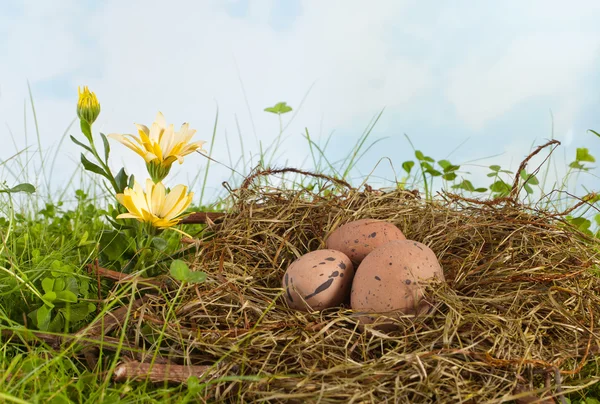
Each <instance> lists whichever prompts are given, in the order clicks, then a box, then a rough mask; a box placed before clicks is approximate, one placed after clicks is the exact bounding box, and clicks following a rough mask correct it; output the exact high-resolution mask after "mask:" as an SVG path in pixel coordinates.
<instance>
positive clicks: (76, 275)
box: [0, 94, 600, 403]
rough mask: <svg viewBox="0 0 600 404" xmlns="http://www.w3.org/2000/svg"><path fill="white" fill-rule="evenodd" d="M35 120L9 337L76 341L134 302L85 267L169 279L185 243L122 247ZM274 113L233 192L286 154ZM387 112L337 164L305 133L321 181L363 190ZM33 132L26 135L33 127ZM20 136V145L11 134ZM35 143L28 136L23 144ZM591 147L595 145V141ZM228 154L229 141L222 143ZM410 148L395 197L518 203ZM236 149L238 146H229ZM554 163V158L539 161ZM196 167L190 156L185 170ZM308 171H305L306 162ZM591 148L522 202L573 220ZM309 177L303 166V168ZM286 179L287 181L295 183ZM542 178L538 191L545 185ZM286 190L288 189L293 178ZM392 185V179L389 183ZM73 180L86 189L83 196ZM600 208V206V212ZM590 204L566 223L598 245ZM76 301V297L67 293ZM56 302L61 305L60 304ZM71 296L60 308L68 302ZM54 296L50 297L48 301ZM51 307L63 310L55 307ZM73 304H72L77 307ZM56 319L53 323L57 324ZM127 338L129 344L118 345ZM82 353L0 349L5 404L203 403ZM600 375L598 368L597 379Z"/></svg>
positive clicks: (527, 176)
mask: <svg viewBox="0 0 600 404" xmlns="http://www.w3.org/2000/svg"><path fill="white" fill-rule="evenodd" d="M30 105H31V112H32V114H33V118H34V122H35V132H36V140H37V144H33V145H29V144H27V145H26V147H25V149H24V150H16V151H15V154H14V156H12V157H11V158H9V159H7V160H5V161H1V162H0V168H1V169H2V171H0V179H5V180H6V182H5V186H4V188H3V190H5V191H6V190H8V189H9V188H11V187H13V186H15V185H17V184H19V183H28V182H31V183H36V184H38V189H37V192H36V193H35V194H23V193H8V192H3V193H0V237H1V239H2V245H0V329H1V330H2V331H3V332H6V331H18V330H22V329H23V327H27V328H29V329H43V330H47V331H49V332H52V333H57V334H64V333H70V332H74V331H76V330H78V329H80V328H81V327H83V326H84V325H86V324H88V323H90V322H91V321H92V320H93V319H94V318H97V317H99V316H102V315H103V314H104V313H106V312H107V311H109V310H110V309H111V308H113V307H114V306H116V305H118V304H119V303H120V299H121V298H125V297H127V296H129V295H130V293H131V289H130V287H128V286H127V285H124V286H123V287H121V288H119V289H118V290H117V291H116V292H115V293H114V295H112V296H111V299H110V302H109V303H107V304H100V302H99V301H98V296H99V293H100V294H101V295H102V296H106V294H107V292H108V290H109V283H108V282H106V281H100V282H99V283H98V281H97V279H96V278H93V277H90V275H89V274H88V271H87V270H86V265H87V264H89V263H92V262H94V261H95V260H96V259H98V260H100V263H101V264H103V265H106V266H107V267H111V268H113V269H116V270H122V271H125V272H129V271H131V270H133V268H132V267H131V266H129V265H128V263H129V262H133V261H135V262H136V268H137V269H143V270H144V271H145V272H146V273H147V274H160V273H167V272H168V270H169V268H168V265H169V263H170V256H171V254H172V253H173V252H175V251H176V250H177V249H178V248H179V247H180V245H179V239H180V235H179V234H177V233H174V232H166V233H164V234H163V235H162V236H161V237H160V241H158V240H152V243H150V244H147V245H145V246H140V245H138V244H136V241H135V237H134V236H131V235H130V236H123V235H122V234H121V233H119V232H118V231H117V230H115V229H114V228H113V226H111V225H110V223H109V222H108V221H107V220H106V216H107V215H109V216H113V217H114V213H115V210H116V207H115V206H114V199H113V197H112V195H110V194H108V193H107V192H106V190H105V188H103V187H102V186H101V183H100V182H98V177H97V176H91V175H90V174H89V173H88V172H86V171H84V170H82V169H78V170H76V171H75V172H73V173H72V175H71V176H70V179H69V181H68V183H67V184H66V186H65V187H64V188H63V190H62V191H61V193H59V194H53V193H52V191H51V189H52V188H51V185H52V184H51V183H50V179H51V178H52V177H53V169H54V163H55V162H56V157H57V153H58V150H59V149H60V145H61V144H62V142H63V140H64V139H65V138H66V134H67V132H68V128H67V130H66V131H65V134H64V135H63V137H62V138H61V139H60V141H59V145H58V147H57V149H56V151H55V153H54V155H52V154H49V153H44V151H43V150H42V147H41V142H40V136H39V128H38V125H37V120H36V119H35V116H36V114H35V108H34V104H33V96H32V95H31V94H30ZM276 107H277V105H276V106H275V107H273V108H274V109H273V110H271V111H269V112H273V113H276V114H277V118H278V119H279V123H280V126H279V127H280V131H279V134H278V136H277V137H276V138H275V140H274V141H273V143H272V144H270V145H263V144H262V143H260V142H259V144H258V148H259V150H260V152H259V154H258V155H257V156H252V155H249V156H246V150H247V149H248V145H244V143H243V141H242V139H243V138H244V137H243V136H242V132H241V129H240V128H239V127H238V139H239V142H240V144H241V146H242V155H241V156H239V158H238V159H237V160H236V161H234V158H233V156H231V155H229V161H228V164H229V165H228V167H230V168H231V169H232V177H231V179H230V181H229V182H230V184H233V185H239V184H240V181H241V179H242V177H243V176H244V175H247V174H248V173H249V170H250V169H251V168H252V167H254V166H255V165H256V164H260V165H262V166H267V165H268V163H273V161H275V157H276V152H277V150H278V149H279V147H281V142H282V140H281V139H282V136H283V134H284V132H285V130H286V128H287V126H288V125H289V121H288V122H286V123H285V124H284V120H283V116H284V113H285V112H282V111H285V110H278V109H276ZM382 114H383V111H381V113H379V114H377V115H376V116H374V117H373V119H372V121H371V122H369V123H368V125H367V126H366V127H365V129H364V131H363V133H362V134H361V135H360V136H359V137H358V140H357V142H356V143H355V145H353V146H352V147H351V148H350V149H349V150H348V151H347V154H346V156H347V157H345V158H344V159H342V160H340V161H332V160H331V158H330V157H328V147H329V144H330V140H331V138H332V135H329V136H328V137H327V138H326V139H325V140H324V142H322V143H321V142H320V141H319V139H315V138H314V137H313V136H312V135H311V134H310V131H309V130H308V129H306V130H305V132H304V134H303V136H304V138H305V139H306V141H307V144H308V146H309V150H310V155H309V156H307V157H306V160H309V161H310V162H311V163H312V168H311V169H313V170H314V171H316V172H322V173H326V174H328V175H330V176H333V177H336V178H339V179H343V180H349V181H350V182H352V183H353V185H355V186H358V185H360V184H361V181H367V180H368V178H367V177H364V176H363V177H362V178H360V181H352V175H354V174H355V173H356V167H357V163H358V162H359V161H360V160H361V158H363V157H364V156H365V154H366V153H368V152H369V151H370V149H371V147H372V146H373V145H374V144H376V143H377V142H379V141H382V140H383V139H375V140H371V136H372V131H373V128H374V127H375V125H376V124H377V122H378V120H379V119H380V117H381V115H382ZM218 122H219V121H218V113H217V114H216V116H215V122H214V130H213V133H212V138H211V139H210V143H209V156H212V152H213V150H214V149H213V147H214V145H215V142H216V141H217V136H216V135H217V133H218V130H219V129H218ZM24 130H25V133H27V128H24ZM11 136H12V134H11ZM26 139H27V137H26ZM590 139H591V140H590V141H597V140H596V139H594V138H593V137H590ZM225 142H226V145H227V146H228V144H229V139H228V138H227V137H225ZM407 144H409V145H410V146H411V147H412V149H413V154H414V158H413V159H410V160H406V161H403V162H400V163H399V162H398V161H397V159H396V158H395V156H388V157H385V158H382V160H381V161H383V160H385V159H387V161H389V162H391V163H392V164H391V166H398V171H397V172H396V171H394V172H393V174H392V175H391V177H392V178H391V182H392V184H393V186H394V187H400V188H407V189H414V188H418V189H419V190H420V191H421V192H422V193H423V194H424V195H425V197H426V198H434V197H435V192H436V191H437V190H441V189H443V190H448V191H451V192H457V193H463V194H465V195H466V196H472V197H492V198H493V197H505V196H507V195H508V194H509V193H510V190H511V184H512V179H513V177H514V173H513V172H511V171H510V170H508V169H506V168H505V167H500V166H497V165H486V166H474V165H473V162H471V163H466V164H455V163H452V162H450V161H449V160H448V159H439V160H438V159H435V158H433V157H430V156H428V155H427V154H426V153H424V152H422V151H420V150H419V149H418V145H417V146H415V145H413V143H412V142H411V140H410V139H409V138H408V137H407ZM227 149H229V147H227ZM542 153H546V154H547V153H548V150H544V151H542ZM194 157H195V156H188V157H187V158H188V159H191V158H194ZM306 160H305V161H306ZM593 160H594V158H593V156H591V155H590V154H589V152H588V150H587V149H585V148H580V149H578V151H577V155H576V156H575V158H574V159H573V161H572V162H571V163H569V168H568V170H567V176H566V177H565V178H564V179H563V180H562V182H561V183H559V184H549V183H548V182H547V178H548V176H549V172H550V170H552V169H555V168H556V167H555V166H554V165H553V164H556V162H555V160H551V161H547V162H546V163H545V165H543V166H542V167H541V170H542V171H541V172H537V171H535V170H533V169H531V168H529V167H528V168H526V170H525V172H522V173H520V176H521V177H522V183H523V182H525V181H528V182H527V184H526V185H524V186H523V187H524V190H523V191H522V195H523V197H524V198H525V199H526V200H529V201H535V200H537V199H538V198H539V197H540V196H541V195H543V194H544V193H545V190H549V189H555V190H557V191H558V192H556V193H555V194H554V196H552V197H551V198H548V199H547V200H546V201H545V203H544V206H543V207H545V208H548V209H556V210H565V209H567V208H568V207H569V206H572V205H574V204H575V203H576V202H577V200H576V199H575V198H573V197H572V196H569V195H568V194H567V193H565V192H566V191H569V190H570V187H571V186H572V185H573V182H574V181H576V180H577V177H578V176H579V175H582V174H589V175H594V173H593V171H592V170H591V169H590V168H589V165H590V164H591V163H593ZM211 164H214V163H211V162H210V160H207V163H206V169H205V171H204V172H199V173H198V176H197V177H196V178H194V179H193V181H192V184H190V185H193V184H195V183H196V182H197V181H198V180H199V179H200V176H201V177H202V178H201V180H202V190H201V192H200V193H199V200H198V202H197V203H198V205H197V206H196V207H195V209H191V210H208V209H210V210H226V209H227V206H226V205H225V204H224V202H223V200H222V199H221V197H222V196H223V195H216V196H213V200H212V201H210V202H206V201H205V199H206V198H207V197H208V196H207V195H206V193H205V188H204V184H205V183H206V181H207V178H209V175H210V173H209V170H210V165H211ZM467 167H469V168H473V167H476V168H477V169H483V170H485V172H486V174H487V175H488V178H489V179H490V180H489V181H490V182H489V184H486V185H485V186H482V185H483V184H478V186H475V185H473V184H472V183H471V182H470V180H469V175H468V173H467V172H466V171H465V169H466V168H467ZM297 168H302V167H297ZM288 177H289V176H288ZM540 178H541V180H540ZM288 179H289V178H288ZM291 179H293V180H294V184H295V185H294V186H296V187H304V188H309V187H310V188H311V189H315V190H319V191H320V192H322V193H323V194H324V195H327V194H328V193H332V192H335V187H333V186H332V185H331V184H327V183H325V182H324V181H322V180H320V179H313V178H305V177H302V176H300V175H295V176H294V177H292V178H291ZM388 179H389V178H388ZM75 181H78V183H77V185H75ZM261 181H264V182H267V183H270V184H272V185H274V186H277V185H279V184H280V183H281V178H278V177H268V178H261ZM591 202H592V203H593V204H595V206H596V208H597V207H598V203H597V202H598V201H597V200H594V201H591ZM595 212H597V211H594V210H593V209H592V208H591V205H590V204H588V205H582V206H581V207H580V208H579V209H577V210H575V211H573V212H572V213H571V215H570V217H569V220H570V221H571V222H572V223H573V224H574V225H575V226H577V227H578V228H579V229H580V230H582V231H584V232H587V233H589V234H590V235H595V236H600V232H599V231H598V227H599V226H600V214H597V213H595ZM201 228H202V226H199V225H198V226H188V227H187V228H186V231H187V232H188V233H190V234H194V233H195V232H198V231H199V230H200V229H201ZM67 292H69V293H67ZM52 293H54V294H52ZM59 295H60V296H62V297H59ZM44 296H46V297H44ZM47 296H51V297H53V298H54V300H52V301H50V304H48V302H45V301H44V299H46V300H48V297H47ZM73 296H74V297H75V300H74V301H73V300H69V299H72V298H73ZM48 311H49V313H50V314H48ZM121 338H124V336H123V335H121ZM84 344H85V343H84V342H81V341H79V342H71V343H66V344H65V345H64V346H62V347H61V348H60V349H54V347H50V346H47V345H46V344H33V343H32V342H31V341H30V340H28V339H26V338H25V337H22V338H16V337H15V338H13V339H12V340H7V339H6V338H2V340H1V342H0V400H1V401H2V402H14V403H25V402H40V403H69V402H111V403H112V402H115V403H116V402H123V403H127V402H136V403H138V402H165V401H171V400H172V401H174V402H188V401H189V402H194V401H195V395H194V394H193V391H190V390H189V389H188V388H187V387H184V386H166V385H165V386H156V385H150V384H144V383H119V384H116V383H114V382H112V381H111V376H112V371H113V370H114V366H115V365H116V363H117V361H118V355H117V356H114V355H113V356H106V357H103V358H101V360H103V361H104V362H103V363H104V365H105V366H104V367H103V370H102V371H89V370H87V368H86V366H85V364H84V363H82V362H80V361H78V360H76V359H74V358H75V357H76V356H75V355H73V354H74V353H76V352H79V351H80V350H81V349H82V346H83V345H84ZM589 371H590V372H593V373H597V370H596V369H591V368H590V369H589ZM582 397H587V400H588V401H582V400H584V398H581V399H579V398H575V397H572V398H573V402H576V403H584V402H586V403H594V402H595V401H593V399H594V398H596V399H600V390H599V388H598V387H597V386H592V387H590V388H589V389H588V390H586V391H584V392H583V393H582Z"/></svg>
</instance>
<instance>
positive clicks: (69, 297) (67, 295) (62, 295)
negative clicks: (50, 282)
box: [56, 290, 77, 303]
mask: <svg viewBox="0 0 600 404" xmlns="http://www.w3.org/2000/svg"><path fill="white" fill-rule="evenodd" d="M56 300H59V301H62V302H68V303H77V296H76V295H75V293H73V292H71V291H70V290H63V291H62V292H58V293H57V294H56Z"/></svg>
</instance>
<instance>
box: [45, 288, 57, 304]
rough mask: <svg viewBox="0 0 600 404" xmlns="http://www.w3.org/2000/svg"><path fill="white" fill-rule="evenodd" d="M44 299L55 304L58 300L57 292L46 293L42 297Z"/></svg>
mask: <svg viewBox="0 0 600 404" xmlns="http://www.w3.org/2000/svg"><path fill="white" fill-rule="evenodd" d="M42 299H43V300H44V301H48V302H50V303H53V302H54V301H55V300H56V292H54V291H50V292H46V293H44V295H43V296H42Z"/></svg>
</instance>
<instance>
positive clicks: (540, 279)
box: [144, 183, 600, 403]
mask: <svg viewBox="0 0 600 404" xmlns="http://www.w3.org/2000/svg"><path fill="white" fill-rule="evenodd" d="M338 190H339V188H338ZM315 192H316V191H315ZM231 197H232V198H233V202H234V208H233V209H232V210H231V211H230V212H229V213H228V214H226V215H225V216H224V217H223V219H222V221H218V222H217V223H216V224H213V225H211V229H212V235H210V236H206V237H205V238H203V239H201V240H200V241H199V247H198V250H197V254H195V255H194V256H193V257H192V259H191V264H193V265H192V268H195V269H198V270H202V271H205V272H206V273H207V274H208V279H207V281H206V282H205V283H202V284H199V285H193V286H188V287H186V288H185V289H184V290H183V291H181V290H180V291H179V292H178V295H177V299H174V296H175V293H176V292H175V291H174V292H172V293H173V295H170V296H169V297H168V298H169V299H172V301H175V304H176V305H175V309H174V312H170V313H169V312H168V311H169V310H168V309H167V305H165V304H164V303H165V302H164V297H153V298H152V299H150V301H149V302H148V304H147V305H146V309H145V314H144V316H146V318H148V319H151V318H154V319H155V320H154V321H148V322H147V325H149V326H150V327H151V328H154V329H155V330H156V331H157V332H158V331H161V329H162V328H163V326H164V322H163V321H160V320H162V319H164V318H165V317H166V316H169V317H168V318H169V319H168V321H167V328H166V331H167V332H166V338H165V339H164V341H163V343H162V344H163V348H162V349H161V351H163V352H167V351H168V352H169V356H170V357H171V358H174V357H177V358H178V361H179V362H180V363H182V364H193V365H213V366H212V367H211V368H210V369H211V370H212V372H207V373H206V375H205V376H203V377H201V378H200V379H201V382H208V386H207V387H206V389H205V390H204V391H203V392H202V393H201V394H202V397H203V398H204V399H206V400H208V401H211V402H214V401H221V400H223V401H230V400H231V401H263V400H264V401H270V402H323V403H327V402H344V403H346V402H348V403H349V402H402V403H407V402H438V403H442V402H448V403H459V402H472V403H481V402H502V401H506V400H512V399H519V398H520V400H518V402H527V401H526V400H528V399H534V398H535V397H537V398H540V399H543V398H545V397H548V396H555V397H559V398H558V399H559V400H560V396H562V395H563V394H566V393H569V392H573V391H576V390H578V389H581V388H583V387H585V386H587V385H589V384H591V383H593V382H594V381H596V380H597V378H596V379H594V376H593V375H594V374H595V373H596V365H597V356H596V355H597V353H598V352H599V347H600V342H599V341H600V332H599V331H598V330H600V323H599V319H600V298H599V291H600V289H599V286H600V278H599V277H598V271H599V265H598V264H599V256H600V243H598V241H597V240H594V239H591V238H586V236H585V235H583V234H581V233H579V232H577V231H576V230H574V229H572V228H570V227H569V226H567V225H566V224H565V223H564V222H563V221H561V220H560V218H559V217H558V216H557V215H552V214H550V213H547V212H542V211H535V210H533V209H529V208H526V207H524V206H522V205H518V204H515V203H510V202H509V201H505V202H503V203H476V202H475V201H469V200H466V199H464V198H460V197H457V196H451V195H445V197H443V198H438V200H436V201H425V200H422V199H420V198H419V197H418V194H417V193H415V192H412V193H411V192H406V191H400V190H399V191H393V192H387V193H383V192H379V191H372V190H370V189H369V188H368V187H367V191H364V192H359V191H357V190H355V189H349V190H345V191H343V192H339V193H338V194H337V195H335V196H330V197H327V198H324V197H322V196H319V195H318V194H316V193H312V192H309V191H307V190H300V191H298V190H282V189H274V188H268V187H264V186H258V185H251V184H249V183H246V184H245V185H244V186H243V187H242V188H240V189H238V190H235V191H232V193H231ZM361 218H375V219H383V220H387V221H389V222H391V223H394V224H395V225H397V226H398V227H399V228H400V229H401V230H402V231H403V232H404V234H405V235H406V236H407V238H409V239H413V240H418V241H420V242H422V243H425V244H426V245H428V246H429V247H430V248H431V249H432V250H433V251H435V253H436V254H437V256H438V258H439V261H440V263H441V265H442V267H443V270H444V273H445V277H446V282H445V283H439V284H432V285H430V286H428V289H429V296H430V298H431V299H432V300H433V301H434V304H435V307H434V310H432V311H431V312H430V313H429V314H427V315H423V316H420V317H416V318H414V317H403V318H400V319H399V320H396V321H397V322H398V326H399V331H394V332H388V333H384V332H379V331H376V330H373V329H371V328H367V329H366V330H365V331H364V332H361V331H360V330H359V329H358V328H357V321H356V319H355V317H354V316H353V312H352V310H350V309H349V308H336V309H328V310H325V311H322V312H314V313H303V312H297V311H294V310H291V309H289V308H287V307H286V305H285V302H284V299H283V295H282V292H283V289H281V278H282V276H283V274H284V272H285V270H286V269H287V267H288V265H289V264H290V263H291V262H292V261H294V260H295V259H296V258H298V257H299V256H301V255H302V254H305V253H307V252H309V251H313V250H316V249H319V248H324V245H325V239H326V237H327V235H328V234H329V233H330V232H331V231H333V230H334V229H335V228H337V227H338V226H340V225H342V224H344V223H346V222H349V221H351V220H356V219H361ZM145 334H146V335H147V334H148V333H147V332H146V333H145ZM150 346H151V344H150V343H147V345H146V347H147V348H149V347H150ZM563 400H564V399H563Z"/></svg>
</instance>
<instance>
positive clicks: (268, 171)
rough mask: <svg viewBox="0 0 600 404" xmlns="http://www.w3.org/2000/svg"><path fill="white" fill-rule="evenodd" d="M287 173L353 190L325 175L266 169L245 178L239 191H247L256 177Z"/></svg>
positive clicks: (343, 182)
mask: <svg viewBox="0 0 600 404" xmlns="http://www.w3.org/2000/svg"><path fill="white" fill-rule="evenodd" d="M288 172H291V173H296V174H302V175H308V176H311V177H315V178H321V179H323V180H328V181H331V182H334V183H336V184H338V185H343V186H345V187H346V188H348V189H354V188H352V186H351V185H350V184H348V183H347V182H346V181H344V180H341V179H339V178H334V177H330V176H329V175H325V174H319V173H312V172H310V171H304V170H299V169H297V168H291V167H286V168H277V169H272V168H267V169H266V170H262V171H257V172H255V173H254V174H252V175H249V176H248V177H246V179H245V180H244V182H243V183H242V186H241V187H240V189H248V187H249V186H250V184H251V183H252V181H254V179H255V178H256V177H260V176H265V175H272V174H281V173H288Z"/></svg>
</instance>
